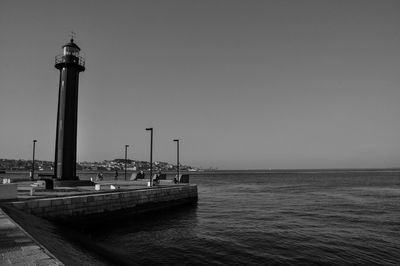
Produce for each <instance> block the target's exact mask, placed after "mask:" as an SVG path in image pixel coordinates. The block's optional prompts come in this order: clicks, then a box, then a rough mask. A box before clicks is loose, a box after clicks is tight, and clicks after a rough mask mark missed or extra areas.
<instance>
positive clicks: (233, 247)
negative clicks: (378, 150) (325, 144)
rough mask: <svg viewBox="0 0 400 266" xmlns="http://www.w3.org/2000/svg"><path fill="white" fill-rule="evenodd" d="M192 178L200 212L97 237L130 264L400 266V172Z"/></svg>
mask: <svg viewBox="0 0 400 266" xmlns="http://www.w3.org/2000/svg"><path fill="white" fill-rule="evenodd" d="M190 181H191V183H195V184H198V191H199V201H198V204H197V206H192V207H186V208H183V209H180V210H169V211H164V212H161V213H158V214H156V215H151V216H143V217H139V218H131V219H127V220H125V221H123V222H118V223H115V224H110V225H108V226H107V227H105V228H102V230H100V231H97V232H95V233H93V232H92V233H90V234H91V237H92V239H93V240H94V241H95V242H97V243H102V244H103V245H105V246H109V247H110V248H111V247H112V248H113V249H116V250H119V251H120V253H119V255H120V256H124V257H126V259H128V260H129V261H130V264H132V265H157V264H158V265H270V264H284V265H299V264H303V265H317V264H318V265H320V264H332V265H333V264H336V265H349V264H358V265H360V264H363V265H399V264H400V172H399V171H258V172H257V171H240V172H214V173H207V172H203V173H196V174H194V175H193V174H192V175H191V180H190ZM93 264H96V262H95V261H94V262H93Z"/></svg>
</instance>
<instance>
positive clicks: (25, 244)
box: [0, 208, 64, 266]
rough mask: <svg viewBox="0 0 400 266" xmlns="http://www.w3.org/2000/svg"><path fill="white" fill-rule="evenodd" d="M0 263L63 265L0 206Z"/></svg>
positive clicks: (45, 265)
mask: <svg viewBox="0 0 400 266" xmlns="http://www.w3.org/2000/svg"><path fill="white" fill-rule="evenodd" d="M0 265H21V266H22V265H38V266H39V265H43V266H47V265H64V264H62V263H61V262H60V261H59V260H57V259H56V258H55V257H54V256H53V255H51V254H50V253H49V252H48V251H46V250H45V249H44V248H43V247H41V246H40V245H39V244H38V243H36V242H35V241H34V240H33V239H32V237H30V236H29V235H28V234H27V233H26V232H25V231H24V230H23V229H22V228H21V227H20V226H19V225H17V224H16V223H15V222H14V221H13V220H12V219H11V218H10V217H9V216H8V215H7V214H6V213H4V211H3V210H2V209H1V208H0Z"/></svg>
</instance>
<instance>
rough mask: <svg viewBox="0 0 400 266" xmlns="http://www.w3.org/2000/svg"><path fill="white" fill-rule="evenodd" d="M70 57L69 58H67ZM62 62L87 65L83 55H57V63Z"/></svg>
mask: <svg viewBox="0 0 400 266" xmlns="http://www.w3.org/2000/svg"><path fill="white" fill-rule="evenodd" d="M67 58H68V60H67ZM61 63H75V64H78V65H79V66H81V67H85V59H84V58H83V57H82V56H79V55H78V56H74V55H67V56H66V55H63V54H60V55H57V56H56V65H57V64H61Z"/></svg>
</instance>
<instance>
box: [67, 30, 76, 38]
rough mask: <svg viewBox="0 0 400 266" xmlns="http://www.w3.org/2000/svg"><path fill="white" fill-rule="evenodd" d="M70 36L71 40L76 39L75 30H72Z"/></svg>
mask: <svg viewBox="0 0 400 266" xmlns="http://www.w3.org/2000/svg"><path fill="white" fill-rule="evenodd" d="M69 36H70V38H71V40H74V39H75V37H76V33H75V32H74V31H73V30H71V32H70V33H69Z"/></svg>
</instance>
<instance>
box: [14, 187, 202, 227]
mask: <svg viewBox="0 0 400 266" xmlns="http://www.w3.org/2000/svg"><path fill="white" fill-rule="evenodd" d="M197 197H198V196H197V186H196V185H187V186H174V187H158V188H152V189H149V188H147V189H141V190H129V191H116V192H107V193H96V194H89V195H78V196H68V197H58V198H46V199H35V200H27V201H19V202H12V203H10V204H11V205H12V206H13V207H15V208H17V209H20V210H22V211H25V212H28V213H31V214H33V215H37V216H40V217H43V218H46V219H50V220H62V219H75V218H77V219H80V218H85V217H88V216H102V215H105V214H112V213H115V212H121V211H122V212H123V211H125V210H130V211H134V212H138V213H139V212H147V211H152V210H156V209H160V208H163V206H171V205H179V204H185V203H191V202H197Z"/></svg>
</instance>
